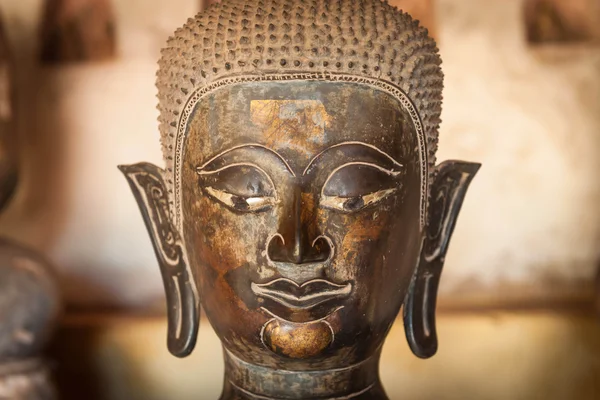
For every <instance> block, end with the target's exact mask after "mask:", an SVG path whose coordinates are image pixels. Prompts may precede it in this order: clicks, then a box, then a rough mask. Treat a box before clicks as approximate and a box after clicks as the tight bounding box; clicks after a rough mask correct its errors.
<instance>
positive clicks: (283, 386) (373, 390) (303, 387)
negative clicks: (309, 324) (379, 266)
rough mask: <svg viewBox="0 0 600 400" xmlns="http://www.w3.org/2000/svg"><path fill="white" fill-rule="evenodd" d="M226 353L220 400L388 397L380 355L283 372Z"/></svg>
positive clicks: (356, 399)
mask: <svg viewBox="0 0 600 400" xmlns="http://www.w3.org/2000/svg"><path fill="white" fill-rule="evenodd" d="M224 354H225V385H224V389H223V394H222V396H221V400H258V399H261V400H263V399H264V400H278V399H303V400H310V399H331V400H335V399H340V400H341V399H352V400H361V399H369V400H385V399H387V397H386V395H385V392H384V391H383V388H382V387H381V383H380V381H379V370H378V364H379V356H380V353H379V352H378V353H377V354H375V355H373V356H372V357H371V358H369V359H367V360H365V361H363V362H361V363H359V364H356V365H350V366H347V367H344V368H337V369H331V370H324V371H286V370H281V369H273V368H267V367H261V366H257V365H252V364H248V363H247V362H245V361H242V360H240V359H239V358H237V357H236V356H235V355H233V354H231V353H230V352H229V351H228V350H227V349H225V351H224Z"/></svg>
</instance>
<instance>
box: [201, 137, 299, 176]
mask: <svg viewBox="0 0 600 400" xmlns="http://www.w3.org/2000/svg"><path fill="white" fill-rule="evenodd" d="M246 147H250V148H259V149H264V150H267V151H268V152H270V153H271V154H274V155H275V156H276V157H277V158H279V159H280V160H281V162H282V163H283V164H284V165H285V167H286V168H287V170H288V171H289V172H290V174H292V176H293V177H296V174H295V173H294V171H293V170H292V167H290V164H289V163H288V162H287V161H286V160H285V158H283V157H282V156H281V154H279V153H278V152H276V151H275V150H273V149H271V148H269V147H267V146H265V145H262V144H258V143H245V144H240V145H238V146H234V147H232V148H230V149H227V150H224V151H222V152H221V153H219V154H217V155H216V156H214V157H211V158H210V159H209V160H208V161H206V162H205V163H204V164H202V165H200V166H199V167H198V168H196V171H202V170H203V169H205V168H206V167H207V166H208V165H210V164H211V163H212V162H214V161H215V160H216V159H218V158H220V157H223V156H224V155H226V154H227V153H231V152H232V151H234V150H238V149H242V148H246Z"/></svg>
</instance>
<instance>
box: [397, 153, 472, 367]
mask: <svg viewBox="0 0 600 400" xmlns="http://www.w3.org/2000/svg"><path fill="white" fill-rule="evenodd" d="M480 167H481V164H475V163H468V162H462V161H446V162H444V163H442V164H440V165H438V166H437V167H436V171H435V175H434V176H435V178H434V181H433V183H432V185H431V198H430V205H429V213H428V218H429V219H428V224H427V227H426V232H425V233H426V235H425V238H424V243H423V248H422V251H421V257H420V261H419V265H418V267H417V271H416V273H415V275H414V278H413V281H412V282H411V286H410V289H409V292H408V294H407V298H406V301H405V302H404V328H405V331H406V338H407V339H408V343H409V345H410V348H411V350H412V352H413V353H414V354H415V355H416V356H417V357H420V358H429V357H431V356H433V355H434V354H435V353H436V351H437V347H438V342H437V334H436V329H435V308H436V301H437V292H438V286H439V283H440V277H441V275H442V269H443V267H444V261H445V257H446V252H447V250H448V243H449V242H450V238H451V237H452V232H453V231H454V226H455V225H456V219H457V217H458V214H459V212H460V208H461V207H462V203H463V200H464V198H465V194H466V193H467V189H468V187H469V184H470V183H471V180H472V179H473V177H474V176H475V174H476V173H477V171H478V170H479V168H480Z"/></svg>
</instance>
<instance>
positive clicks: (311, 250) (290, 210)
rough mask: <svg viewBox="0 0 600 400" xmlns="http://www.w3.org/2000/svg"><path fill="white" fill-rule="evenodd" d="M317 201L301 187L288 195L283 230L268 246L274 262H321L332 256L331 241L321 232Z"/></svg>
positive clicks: (281, 226) (281, 220)
mask: <svg viewBox="0 0 600 400" xmlns="http://www.w3.org/2000/svg"><path fill="white" fill-rule="evenodd" d="M315 207H316V206H315V202H314V201H313V197H312V196H310V195H306V194H302V192H301V190H300V189H299V188H296V189H295V190H294V192H293V193H288V196H286V199H285V205H284V207H282V208H281V209H280V212H281V214H282V215H280V218H279V221H280V223H279V231H278V232H277V234H275V235H274V236H273V237H272V238H271V240H269V243H268V244H267V253H268V255H269V258H270V259H271V261H274V262H284V263H293V264H305V263H319V262H321V263H322V262H324V261H327V260H328V259H329V258H330V257H331V256H332V251H333V249H332V246H331V241H330V240H329V239H328V238H326V237H325V236H323V235H322V234H321V233H320V232H319V227H318V225H319V224H318V216H317V212H316V208H315Z"/></svg>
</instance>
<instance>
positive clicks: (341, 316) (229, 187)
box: [121, 0, 479, 399]
mask: <svg viewBox="0 0 600 400" xmlns="http://www.w3.org/2000/svg"><path fill="white" fill-rule="evenodd" d="M267 3H268V5H266V4H264V3H259V4H258V5H257V4H256V3H254V2H247V3H246V2H243V1H231V2H227V3H222V4H220V5H218V6H214V7H211V8H210V9H209V10H208V11H207V12H206V13H205V14H204V15H203V14H201V15H200V16H199V17H198V19H197V20H190V22H188V25H187V26H186V27H185V28H184V29H182V30H179V31H178V32H177V34H176V37H175V38H174V39H172V40H171V41H170V42H169V43H170V45H171V47H170V48H168V49H166V50H165V51H163V59H162V60H161V71H159V81H158V86H159V99H160V101H161V103H160V107H159V108H160V110H161V128H162V129H161V131H162V132H161V133H162V139H163V149H164V150H165V159H166V160H167V169H166V170H162V169H160V168H158V167H155V166H152V165H150V164H147V163H141V164H137V165H132V166H122V167H121V170H122V171H123V172H124V174H125V175H126V177H127V179H128V181H129V183H130V186H131V188H132V190H133V193H134V195H135V197H136V200H137V202H138V204H139V206H140V209H141V211H142V214H143V216H144V220H145V222H146V225H147V227H148V231H149V233H150V235H151V237H152V240H153V243H154V247H155V250H156V253H157V256H158V259H159V264H160V266H161V270H162V272H163V278H164V281H165V288H166V292H167V303H168V311H169V348H170V350H171V352H172V353H173V354H175V355H178V356H183V355H187V354H188V353H189V352H190V351H191V350H192V347H193V345H194V342H195V336H196V332H197V329H198V323H199V321H198V317H197V315H198V313H197V304H198V302H199V301H200V302H201V303H202V306H203V307H204V310H205V311H206V314H207V316H208V318H209V320H210V322H211V325H212V326H213V328H214V329H215V331H216V332H217V335H218V336H219V337H220V339H221V340H222V342H223V345H224V347H225V354H226V359H227V360H228V362H227V363H226V365H227V367H226V372H225V374H226V379H225V388H224V392H223V396H222V399H246V398H257V397H258V398H272V399H276V398H286V399H308V398H315V399H317V398H319V399H320V398H356V399H384V398H386V397H385V393H384V392H383V389H382V387H381V384H380V382H379V378H378V372H377V365H378V360H379V355H380V352H381V347H382V345H383V342H384V340H385V337H386V334H387V332H388V331H389V329H390V327H391V325H392V323H393V321H394V320H395V319H396V316H397V315H398V313H399V311H400V308H401V307H402V305H403V304H404V305H405V309H406V312H405V326H406V331H407V332H406V333H407V338H408V340H409V343H410V345H411V348H412V349H413V352H414V353H415V354H416V355H417V356H419V357H430V356H432V355H433V354H434V353H435V351H436V349H437V337H436V332H435V300H436V295H437V285H438V282H439V278H440V275H441V271H442V266H443V262H444V257H445V254H446V250H447V247H448V242H449V239H450V237H451V235H452V231H453V228H454V223H455V220H456V218H457V216H458V212H459V211H460V207H461V205H462V200H463V198H464V196H465V193H466V190H467V187H468V186H469V183H470V181H471V179H472V178H473V176H474V175H475V173H476V172H477V170H478V168H479V165H478V164H472V163H466V162H459V161H451V162H445V163H443V164H441V165H440V166H439V167H437V168H434V162H435V150H436V147H437V145H436V144H437V127H438V123H439V114H440V112H441V87H442V85H441V80H442V75H441V71H440V69H439V63H440V60H439V55H438V54H437V49H436V47H435V43H434V42H433V40H431V39H430V38H429V37H428V36H427V32H426V31H425V30H424V29H422V28H419V27H418V25H417V24H416V23H414V22H413V21H412V19H411V18H410V17H409V16H408V15H406V14H402V13H399V12H398V11H397V10H396V9H394V8H392V7H390V6H389V5H387V4H385V3H383V2H380V1H379V0H372V1H368V2H359V1H349V2H345V3H343V4H342V3H340V4H338V5H337V6H330V5H329V3H328V2H320V1H311V2H309V3H310V5H307V4H306V3H304V2H294V1H292V0H288V1H284V2H276V1H272V2H271V1H268V2H267ZM276 15H279V17H280V18H279V19H278V17H277V16H276ZM294 15H296V17H295V18H296V20H295V22H294V24H290V23H288V22H286V21H291V18H292V17H293V16H294ZM350 15H359V16H361V18H357V19H356V20H354V19H352V18H348V16H350ZM388 20H389V21H392V20H393V21H395V22H394V23H391V22H390V23H388V24H387V25H386V23H383V25H381V23H382V21H388ZM223 22H225V23H226V24H224V23H223ZM263 23H265V24H267V25H268V26H266V25H265V26H263ZM226 26H229V28H226ZM249 27H254V28H255V29H256V32H255V33H253V34H250V31H249ZM292 27H293V28H292ZM263 28H264V29H265V30H264V33H265V34H267V33H269V34H270V36H269V40H270V42H266V38H265V37H264V36H263V33H261V32H263V31H262V29H263ZM215 29H216V30H215ZM306 31H310V32H312V33H310V34H309V35H308V36H305V34H306ZM215 32H216V36H213V35H214V34H215ZM236 35H237V36H236ZM311 35H312V36H311ZM319 35H322V40H323V41H324V42H323V43H329V45H331V48H330V47H320V46H323V44H319V45H318V46H319V47H312V49H311V46H317V44H316V43H317V42H312V40H313V39H314V40H317V39H319V38H320V36H319ZM347 35H351V36H349V37H347ZM354 35H356V37H354V39H352V37H353V36H354ZM358 37H360V39H359V38H358ZM307 38H312V39H307ZM392 38H394V41H392ZM253 40H255V41H256V44H258V46H254V47H253V45H254V44H253V43H252V41H253ZM396 40H397V41H396ZM278 41H279V42H278ZM317 41H318V40H317ZM390 41H391V44H390ZM276 42H278V43H279V44H278V45H277V46H274V45H269V46H273V47H269V48H268V50H266V51H265V48H264V47H263V46H264V45H265V44H266V43H276ZM294 43H295V44H296V46H295V47H293V45H294ZM319 43H320V42H319ZM238 44H239V46H240V47H239V48H238V47H236V46H238ZM247 45H249V47H247ZM223 46H226V47H227V50H226V51H225V52H226V53H227V56H226V59H223V54H222V53H221V49H223ZM288 46H292V47H293V51H292V52H291V53H290V48H289V47H288ZM386 46H388V47H387V48H386ZM390 49H391V51H390V52H388V50H390ZM278 52H279V53H278ZM202 60H204V61H203V62H202ZM274 61H276V64H273V62H274ZM249 63H250V64H249ZM312 68H314V69H313V70H312V71H311V69H312ZM228 71H230V72H228ZM240 72H241V74H240ZM384 73H385V74H384Z"/></svg>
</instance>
